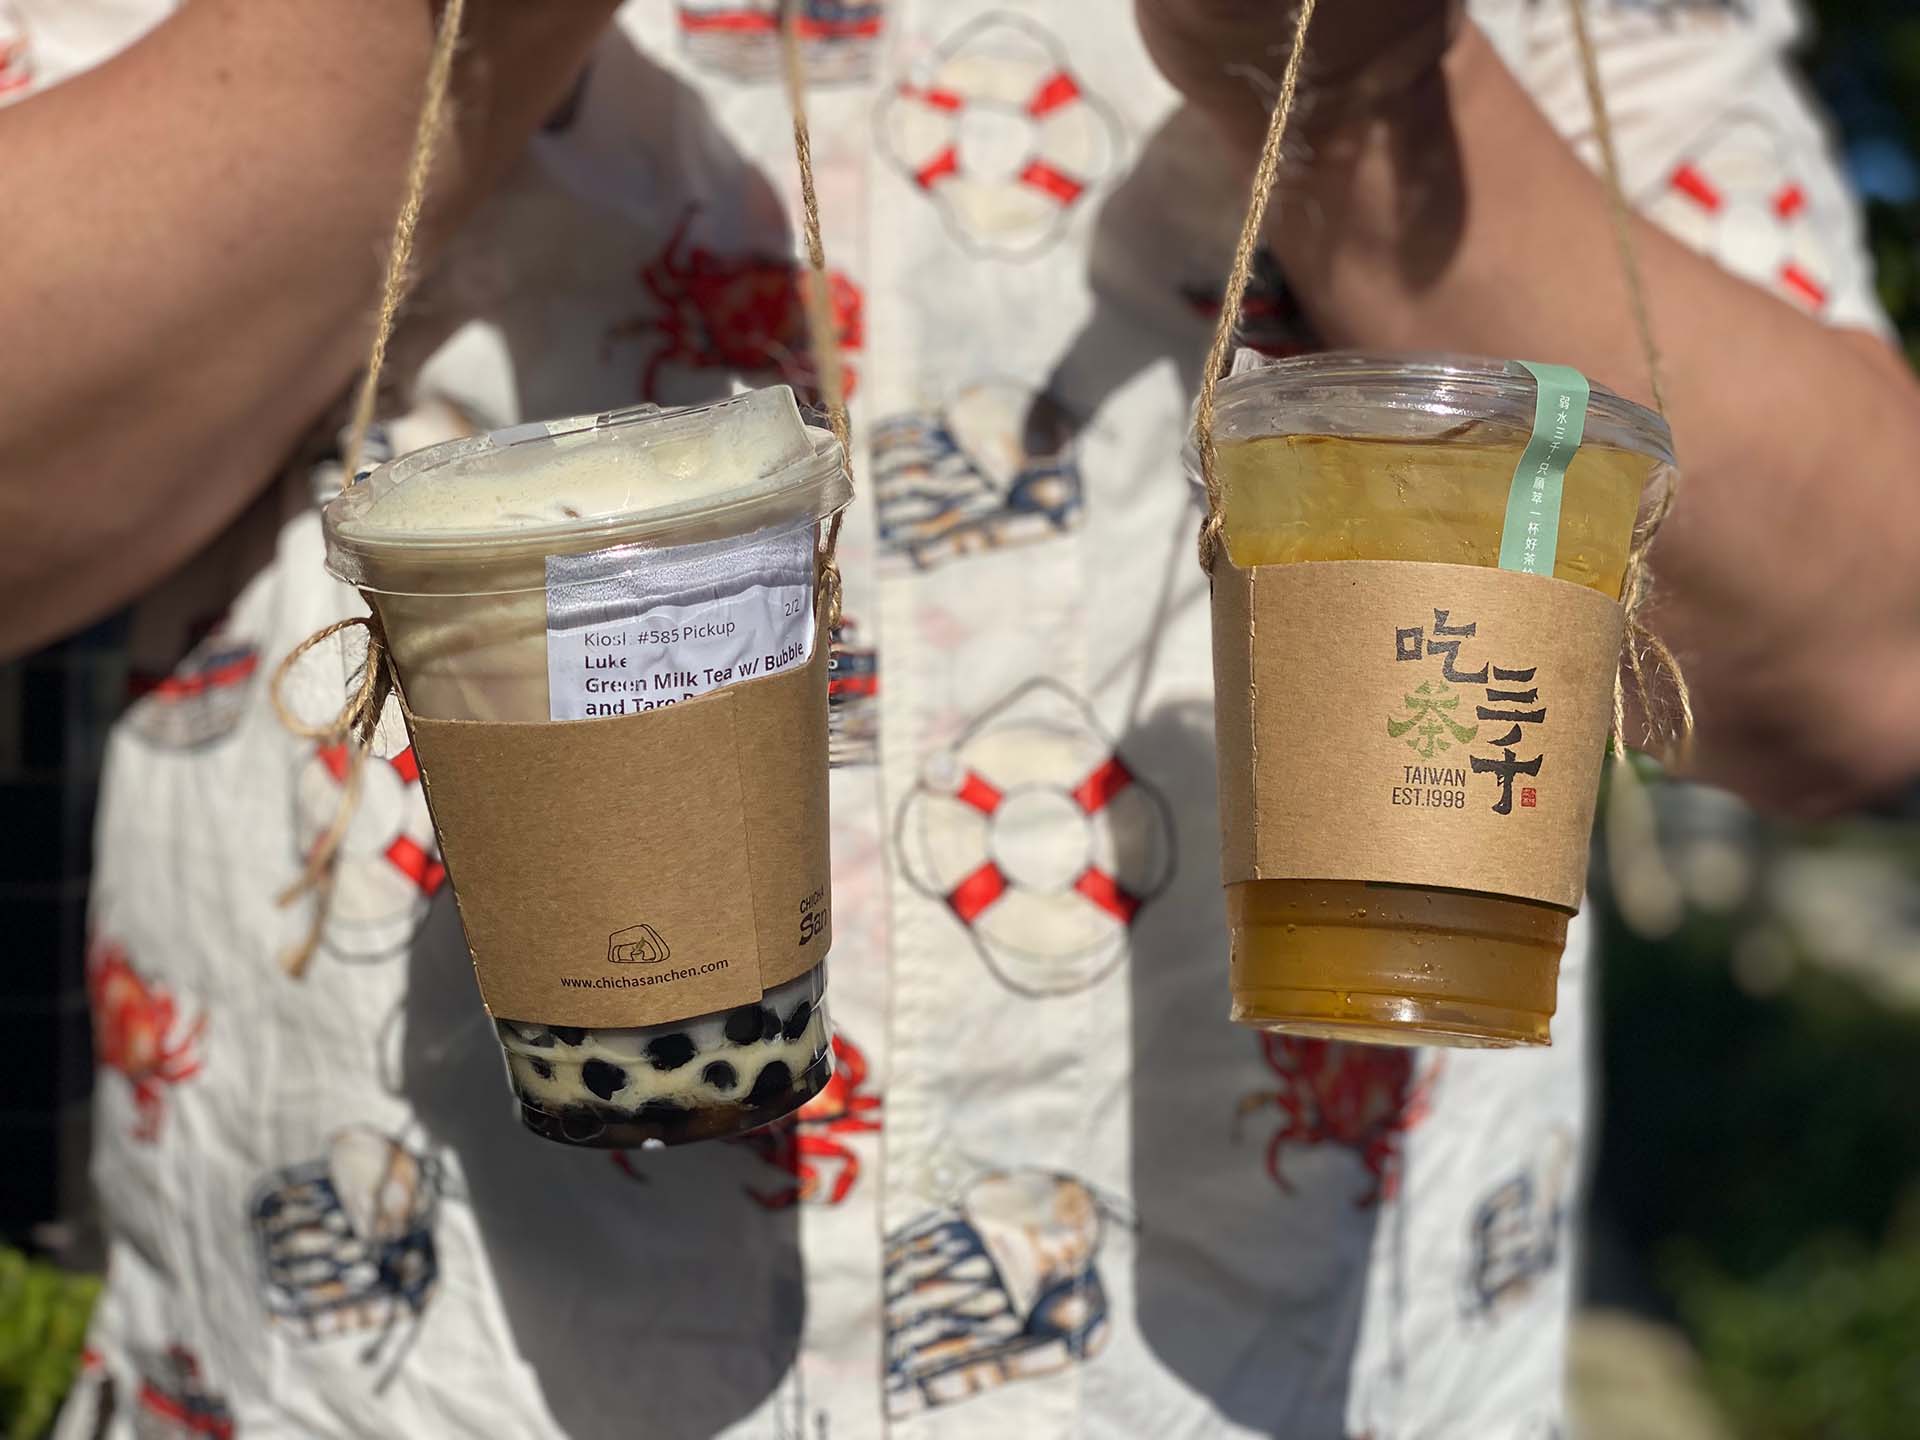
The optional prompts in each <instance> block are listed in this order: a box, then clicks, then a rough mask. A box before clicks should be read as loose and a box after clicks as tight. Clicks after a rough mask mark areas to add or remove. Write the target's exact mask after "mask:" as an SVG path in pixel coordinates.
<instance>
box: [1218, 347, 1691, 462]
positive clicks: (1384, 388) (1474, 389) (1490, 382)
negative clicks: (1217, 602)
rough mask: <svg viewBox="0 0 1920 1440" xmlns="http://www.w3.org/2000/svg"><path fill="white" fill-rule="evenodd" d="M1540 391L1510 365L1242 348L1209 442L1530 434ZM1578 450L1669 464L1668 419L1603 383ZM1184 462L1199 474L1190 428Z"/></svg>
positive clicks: (1223, 386)
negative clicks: (1468, 428) (1489, 427)
mask: <svg viewBox="0 0 1920 1440" xmlns="http://www.w3.org/2000/svg"><path fill="white" fill-rule="evenodd" d="M1536 388H1537V385H1536V381H1535V380H1534V377H1533V376H1532V374H1531V373H1529V372H1528V371H1527V369H1526V368H1525V367H1524V366H1522V365H1520V364H1519V363H1517V362H1515V361H1512V360H1493V359H1487V358H1484V357H1480V356H1472V355H1444V354H1432V355H1425V354H1413V355H1370V354H1364V353H1360V352H1356V351H1332V352H1329V353H1326V354H1321V355H1302V356H1296V357H1291V358H1288V359H1284V360H1272V359H1268V358H1267V357H1265V356H1262V355H1260V354H1258V353H1257V352H1255V351H1251V350H1242V351H1240V352H1239V354H1238V355H1237V356H1236V357H1235V359H1234V365H1233V372H1232V373H1231V374H1230V375H1228V376H1227V378H1225V379H1224V380H1222V381H1221V382H1220V383H1219V385H1218V386H1216V387H1215V390H1214V415H1215V420H1214V436H1215V439H1216V440H1217V441H1220V442H1222V443H1225V442H1229V441H1233V440H1248V439H1255V438H1258V437H1261V436H1266V435H1338V436H1347V437H1352V438H1356V439H1367V438H1395V439H1411V438H1424V439H1434V438H1439V437H1440V436H1442V435H1443V434H1444V433H1445V432H1446V431H1447V430H1449V429H1452V428H1454V427H1456V426H1458V425H1461V424H1463V423H1467V422H1473V421H1480V422H1485V423H1490V424H1494V425H1499V426H1504V427H1508V428H1511V429H1514V430H1516V431H1518V432H1519V433H1520V434H1521V435H1526V434H1527V433H1529V432H1530V431H1531V429H1532V427H1533V421H1534V397H1535V394H1536ZM1583 443H1584V444H1588V445H1599V446H1605V447H1609V448H1612V449H1618V450H1632V451H1636V452H1638V453H1640V454H1642V455H1646V456H1649V457H1650V458H1652V459H1654V460H1656V461H1659V462H1662V463H1664V464H1667V465H1672V464H1673V463H1674V458H1673V434H1672V432H1671V431H1670V430H1669V429H1668V428H1667V422H1666V421H1665V420H1663V419H1661V418H1660V416H1659V415H1657V414H1655V413H1654V412H1653V411H1652V410H1649V409H1648V408H1647V407H1646V406H1644V405H1638V404H1635V403H1634V402H1633V401H1631V400H1628V399H1627V398H1626V397H1624V396H1622V395H1619V394H1616V393H1615V392H1614V391H1612V390H1609V389H1607V388H1606V387H1605V386H1603V385H1599V384H1594V385H1593V387H1592V394H1591V397H1590V398H1589V400H1588V402H1587V420H1586V438H1585V440H1584V441H1583ZM1184 457H1185V459H1186V462H1187V467H1188V470H1189V471H1190V472H1191V473H1194V474H1198V473H1199V468H1200V460H1199V454H1198V452H1197V451H1196V449H1195V448H1194V444H1193V440H1192V432H1191V429H1189V432H1188V440H1187V444H1186V447H1185V451H1184Z"/></svg>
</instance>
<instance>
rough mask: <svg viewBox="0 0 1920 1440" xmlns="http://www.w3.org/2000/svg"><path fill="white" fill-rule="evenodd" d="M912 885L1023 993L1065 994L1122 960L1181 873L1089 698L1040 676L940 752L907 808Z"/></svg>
mask: <svg viewBox="0 0 1920 1440" xmlns="http://www.w3.org/2000/svg"><path fill="white" fill-rule="evenodd" d="M897 840H898V844H899V853H900V858H901V864H902V867H903V870H904V873H905V875H906V877H907V879H908V881H909V882H910V883H911V884H912V885H913V886H914V887H915V888H916V889H918V890H920V891H921V892H922V893H924V894H926V895H928V896H930V897H932V898H934V899H937V900H939V901H941V902H942V903H943V904H944V905H945V906H946V907H947V909H948V911H949V912H950V913H951V914H952V915H953V917H954V919H955V920H956V921H958V922H959V923H960V924H961V925H962V926H964V927H965V928H966V931H967V934H968V936H969V938H971V939H972V941H973V944H974V948H975V949H976V950H978V951H979V953H980V958H981V959H982V960H983V961H985V962H986V966H987V968H988V969H989V970H990V971H992V972H993V974H994V976H995V977H996V978H997V979H999V980H1000V981H1001V983H1002V984H1004V985H1006V986H1007V988H1008V989H1010V990H1013V991H1015V992H1017V993H1019V994H1022V995H1028V996H1042V995H1066V994H1071V993H1073V992H1074V991H1076V990H1084V989H1086V988H1088V987H1089V986H1091V985H1093V984H1095V983H1097V982H1098V981H1099V980H1101V979H1102V978H1104V977H1105V976H1106V975H1107V974H1109V973H1110V972H1111V971H1112V970H1113V968H1114V967H1115V966H1116V965H1118V964H1119V962H1120V960H1121V959H1122V958H1123V957H1124V956H1125V955H1126V952H1127V940H1128V934H1129V932H1130V931H1131V929H1132V927H1133V924H1134V921H1135V920H1136V919H1138V917H1139V915H1140V912H1141V910H1142V909H1143V908H1144V907H1145V906H1146V905H1148V904H1149V903H1150V902H1151V901H1152V900H1153V898H1154V897H1155V896H1156V895H1158V894H1159V893H1160V891H1161V890H1162V889H1164V888H1165V886H1166V883H1167V881H1168V879H1169V878H1170V877H1171V876H1172V873H1173V863H1174V838H1173V821H1172V812H1171V811H1170V810H1169V809H1168V806H1167V802H1166V800H1165V798H1164V797H1162V796H1161V795H1160V793H1159V792H1158V791H1157V790H1155V789H1153V788H1152V787H1151V786H1149V785H1147V784H1146V783H1145V782H1143V781H1142V780H1141V779H1140V778H1139V777H1138V776H1137V775H1136V774H1135V773H1134V771H1133V770H1132V768H1131V767H1129V766H1128V764H1127V763H1126V761H1125V760H1124V759H1122V758H1121V756H1120V755H1119V754H1118V753H1117V752H1116V751H1115V749H1114V747H1113V744H1112V742H1111V741H1110V740H1108V739H1107V737H1106V736H1105V735H1104V734H1103V733H1102V732H1101V730H1100V728H1099V725H1098V722H1097V721H1096V720H1095V719H1094V716H1093V714H1092V712H1091V711H1090V710H1089V709H1088V708H1087V706H1086V705H1085V704H1084V703H1083V702H1082V701H1080V700H1079V699H1077V698H1076V697H1075V696H1073V695H1072V694H1070V693H1069V692H1068V691H1066V690H1065V689H1063V688H1062V687H1061V686H1059V685H1057V684H1055V683H1054V682H1052V681H1050V680H1036V681H1033V682H1032V683H1030V684H1028V685H1026V686H1025V687H1023V688H1022V689H1020V690H1018V691H1016V692H1015V693H1014V694H1013V695H1012V696H1011V697H1010V698H1009V699H1007V700H1005V701H1003V702H1002V703H1001V704H1000V705H998V706H996V707H995V708H994V709H992V710H990V711H988V712H987V713H986V714H985V715H984V716H982V717H981V718H980V719H979V720H978V721H976V722H975V723H974V725H973V726H972V727H971V728H970V729H969V730H968V731H967V732H966V733H965V734H964V735H962V736H961V737H960V740H959V741H958V743H957V744H955V745H954V747H953V748H952V749H951V750H949V751H946V752H944V753H942V754H940V755H937V756H935V757H934V758H933V759H932V760H931V761H930V762H929V763H928V765H927V766H926V768H925V770H924V772H923V774H922V777H921V779H920V782H919V783H918V784H917V785H916V786H915V787H914V789H913V790H912V791H911V792H910V793H909V794H908V796H907V799H906V802H905V803H904V804H903V805H902V806H901V808H900V819H899V826H898V833H897Z"/></svg>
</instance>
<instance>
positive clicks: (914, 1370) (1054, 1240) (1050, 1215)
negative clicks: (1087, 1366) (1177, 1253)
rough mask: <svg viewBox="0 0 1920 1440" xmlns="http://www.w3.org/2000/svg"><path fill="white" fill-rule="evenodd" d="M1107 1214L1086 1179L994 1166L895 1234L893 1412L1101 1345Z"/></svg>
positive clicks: (889, 1248)
mask: <svg viewBox="0 0 1920 1440" xmlns="http://www.w3.org/2000/svg"><path fill="white" fill-rule="evenodd" d="M1107 1219H1108V1217H1107V1215H1106V1213H1105V1210H1104V1209H1103V1207H1102V1205H1101V1203H1100V1200H1099V1198H1098V1197H1097V1196H1096V1195H1095V1194H1094V1192H1093V1190H1092V1188H1091V1187H1090V1186H1088V1185H1087V1184H1086V1183H1085V1182H1083V1181H1081V1180H1079V1179H1076V1178H1075V1177H1074V1176H1071V1175H1060V1174H1055V1173H1051V1172H1049V1171H1045V1170H992V1171H988V1172H986V1173H984V1174H982V1175H980V1176H978V1177H976V1178H975V1179H974V1180H973V1181H972V1182H971V1183H970V1184H968V1185H967V1186H966V1188H965V1189H964V1190H962V1191H961V1193H960V1195H959V1197H958V1199H957V1200H956V1201H955V1202H954V1203H953V1204H952V1205H950V1206H943V1207H940V1208H938V1209H935V1210H933V1211H931V1212H929V1213H928V1214H925V1215H923V1216H921V1217H920V1218H919V1219H917V1220H914V1221H913V1222H912V1223H910V1224H908V1225H905V1226H903V1227H901V1228H900V1229H899V1230H896V1231H894V1232H893V1233H892V1234H891V1235H889V1236H888V1237H887V1243H886V1258H885V1276H886V1318H887V1414H888V1415H889V1416H890V1417H891V1418H893V1419H896V1420H898V1419H901V1418H904V1417H905V1416H908V1415H912V1414H914V1413H916V1412H917V1411H920V1410H924V1409H928V1408H931V1407H935V1406H941V1405H950V1404H953V1403H955V1402H957V1401H964V1400H966V1399H968V1398H970V1397H972V1396H975V1395H980V1394H983V1393H985V1392H987V1391H990V1390H997V1389H999V1388H1000V1387H1001V1386H1003V1385H1009V1384H1014V1383H1017V1382H1019V1381H1022V1380H1028V1379H1032V1378H1034V1377H1037V1376H1042V1375H1051V1374H1055V1373H1057V1372H1059V1371H1062V1370H1065V1369H1067V1368H1069V1367H1071V1366H1073V1365H1078V1364H1081V1363H1083V1362H1084V1361H1087V1360H1090V1359H1092V1358H1093V1357H1095V1356H1097V1355H1099V1354H1100V1352H1101V1351H1102V1350H1104V1349H1105V1348H1106V1344H1107V1340H1108V1337H1109V1327H1108V1309H1109V1307H1108V1302H1107V1292H1106V1287H1105V1286H1104V1285H1103V1284H1102V1283H1101V1279H1100V1270H1099V1265H1098V1262H1099V1258H1100V1249H1101V1245H1102V1242H1103V1241H1104V1239H1105V1232H1106V1226H1107Z"/></svg>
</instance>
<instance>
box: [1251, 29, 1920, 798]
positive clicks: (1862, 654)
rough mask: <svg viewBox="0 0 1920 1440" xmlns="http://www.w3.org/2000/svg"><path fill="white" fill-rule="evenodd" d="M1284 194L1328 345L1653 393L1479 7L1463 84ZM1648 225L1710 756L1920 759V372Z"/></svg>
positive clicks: (1876, 781)
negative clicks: (1554, 367)
mask: <svg viewBox="0 0 1920 1440" xmlns="http://www.w3.org/2000/svg"><path fill="white" fill-rule="evenodd" d="M1343 151H1344V152H1345V153H1344V154H1343ZM1277 211H1278V214H1277V218H1276V219H1275V220H1274V221H1273V223H1272V226H1271V229H1270V239H1271V241H1272V243H1273V245H1274V248H1275V250H1276V252H1277V253H1278V255H1279V257H1280V259H1281V262H1282V265H1283V268H1284V269H1285V271H1286V273H1287V274H1288V277H1289V279H1290V280H1291V281H1292V283H1293V284H1294V285H1295V287H1296V288H1297V289H1298V291H1299V292H1300V294H1301V296H1302V297H1303V303H1304V304H1305V305H1306V307H1307V309H1308V312H1309V313H1310V315H1311V316H1312V318H1313V319H1314V321H1315V322H1316V324H1317V325H1318V327H1319V328H1320V329H1321V331H1322V333H1323V334H1324V335H1325V336H1326V338H1327V339H1328V341H1329V342H1330V343H1333V344H1336V345H1343V346H1360V347H1372V348H1380V349H1389V350H1397V349H1408V350H1436V349H1439V350H1456V351H1468V352H1478V353H1483V354H1492V355H1508V356H1519V357H1523V358H1527V359H1539V360H1551V361H1561V362H1565V363H1570V364H1573V365H1577V366H1578V367H1580V368H1581V369H1582V370H1584V371H1585V372H1587V373H1588V374H1590V375H1592V376H1593V377H1594V378H1595V379H1596V380H1598V381H1600V382H1602V383H1605V384H1607V385H1609V386H1611V387H1612V388H1614V389H1616V390H1620V391H1622V392H1623V393H1626V394H1629V395H1631V396H1633V397H1634V398H1638V399H1642V400H1645V399H1646V398H1648V395H1647V384H1646V365H1645V362H1644V360H1643V358H1642V353H1641V347H1640V343H1639V340H1638V336H1637V332H1636V330H1635V327H1634V324H1633V320H1632V315H1631V310H1630V308H1629V306H1628V304H1627V300H1626V292H1625V289H1624V285H1623V281H1622V279H1621V270H1620V263H1619V260H1618V258H1617V253H1616V250H1615V246H1614V240H1613V232H1612V230H1611V227H1610V222H1609V212H1608V207H1607V200H1606V196H1605V192H1604V189H1603V187H1602V186H1601V184H1600V182H1599V180H1598V179H1597V178H1595V177H1594V176H1593V175H1592V174H1590V173H1589V172H1588V171H1587V169H1586V168H1585V167H1584V166H1583V165H1582V164H1581V163H1580V161H1579V160H1578V158H1577V157H1576V156H1574V155H1573V153H1572V152H1571V151H1570V150H1569V149H1568V148H1567V147H1566V145H1565V144H1564V143H1563V142H1562V141H1561V140H1560V139H1559V137H1558V136H1557V135H1556V134H1555V133H1554V132H1553V130H1552V129H1551V127H1550V126H1549V125H1548V123H1547V122H1546V120H1545V119H1544V118H1543V117H1542V116H1541V115H1540V114H1539V112H1538V110H1537V109H1536V108H1535V107H1534V105H1533V104H1532V102H1531V101H1530V100H1529V98H1528V97H1527V96H1526V95H1525V94H1524V92H1523V91H1522V90H1521V89H1520V87H1519V85H1518V84H1517V82H1516V81H1515V80H1514V79H1513V77H1512V76H1511V75H1510V74H1508V72H1507V71H1506V70H1505V68H1504V67H1503V66H1502V65H1501V64H1500V62H1499V61H1498V59H1497V58H1496V57H1495V56H1494V54H1493V52H1492V50H1491V48H1490V47H1489V46H1487V45H1486V43H1485V41H1484V40H1483V39H1482V38H1481V37H1479V36H1478V34H1477V32H1475V31H1473V30H1472V29H1471V28H1469V29H1468V30H1467V31H1465V32H1464V33H1463V34H1462V36H1461V37H1460V39H1459V40H1458V41H1457V42H1456V44H1455V47H1454V51H1453V53H1452V55H1451V56H1450V57H1449V62H1448V66H1447V70H1446V72H1445V76H1444V83H1442V81H1441V80H1440V78H1439V77H1436V80H1435V83H1433V84H1431V85H1428V86H1426V87H1424V88H1423V89H1422V90H1421V91H1420V92H1419V93H1417V94H1415V95H1412V96H1409V97H1407V98H1406V100H1405V101H1404V103H1403V105H1402V108H1401V109H1400V110H1399V112H1398V115H1397V118H1396V119H1395V120H1394V121H1392V122H1380V123H1377V124H1375V125H1374V126H1372V127H1370V128H1369V129H1368V130H1367V132H1366V135H1365V138H1364V139H1359V138H1357V137H1355V138H1354V139H1353V140H1352V143H1351V144H1350V145H1343V143H1342V142H1341V139H1340V137H1333V139H1332V140H1330V141H1329V142H1328V143H1327V144H1326V145H1325V146H1324V147H1323V150H1322V155H1321V160H1320V162H1319V163H1316V164H1315V165H1312V166H1310V167H1307V168H1306V170H1305V171H1304V173H1303V175H1302V176H1301V177H1300V178H1299V179H1297V180H1296V181H1295V182H1294V188H1293V189H1291V190H1290V191H1289V192H1288V193H1285V194H1283V195H1282V196H1281V197H1280V199H1279V202H1278V206H1277ZM1634 238H1635V242H1636V245H1637V248H1638V251H1639V255H1640V265H1641V271H1642V274H1643V276H1644V279H1645V283H1646V291H1647V298H1648V303H1649V306H1650V309H1651V311H1652V315H1653V318H1654V325H1655V328H1656V334H1657V337H1658V340H1659V344H1660V348H1661V352H1662V355H1663V360H1664V366H1663V368H1664V374H1665V389H1666V400H1667V406H1668V413H1669V417H1670V419H1671V422H1672V425H1673V430H1674V434H1675V446H1676V450H1677V452H1678V454H1679V456H1680V462H1681V465H1682V468H1683V472H1684V480H1683V490H1682V498H1681V501H1680V504H1679V507H1678V508H1677V510H1676V512H1675V514H1674V515H1673V517H1672V519H1671V520H1670V521H1669V523H1668V525H1667V528H1666V530H1665V531H1664V532H1663V534H1662V537H1661V540H1660V543H1659V545H1658V546H1657V547H1656V552H1655V571H1656V574H1657V576H1658V585H1659V589H1658V595H1659V600H1658V603H1657V606H1656V607H1655V608H1654V609H1653V611H1652V612H1651V615H1650V619H1651V620H1652V622H1653V623H1654V625H1655V627H1656V629H1657V630H1659V631H1660V632H1661V633H1662V634H1663V635H1664V636H1665V637H1666V638H1668V639H1669V640H1670V641H1671V642H1673V643H1674V644H1675V646H1676V648H1677V649H1678V650H1679V651H1680V653H1681V655H1682V657H1683V659H1684V661H1685V663H1686V668H1687V673H1688V675H1689V677H1690V679H1691V681H1692V685H1693V693H1694V697H1695V700H1696V702H1697V704H1698V707H1699V712H1700V722H1701V723H1700V740H1701V745H1700V750H1699V763H1698V767H1697V768H1698V772H1699V773H1700V774H1701V775H1702V776H1703V777H1704V778H1708V779H1713V780H1717V781H1721V782H1724V783H1728V784H1731V785H1733V786H1734V787H1735V788H1737V789H1740V790H1741V791H1743V792H1744V793H1746V794H1748V795H1749V796H1751V797H1753V798H1756V799H1758V800H1761V801H1762V802H1767V803H1776V804H1781V805H1788V806H1796V807H1800V806H1810V807H1815V808H1818V807H1824V806H1830V805H1834V804H1839V803H1844V802H1846V801H1850V800H1853V799H1858V798H1861V797H1862V796H1865V795H1868V794H1871V793H1872V792H1873V791H1874V790H1876V789H1878V788H1880V787H1882V786H1885V785H1889V784H1893V783H1896V782H1898V781H1900V780H1901V779H1903V778H1906V777H1910V776H1911V775H1913V774H1915V773H1917V772H1920V727H1916V726H1915V725H1914V724H1913V723H1912V719H1911V717H1912V716H1913V715H1914V714H1916V713H1920V490H1917V489H1916V485H1915V468H1916V461H1915V459H1914V457H1915V456H1916V455H1920V387H1917V386H1916V385H1915V383H1914V381H1913V378H1912V376H1911V375H1910V374H1909V373H1908V372H1907V371H1906V369H1905V366H1904V364H1903V363H1902V362H1900V361H1899V360H1898V359H1897V358H1896V357H1895V356H1894V354H1893V352H1892V351H1891V350H1889V349H1887V347H1885V346H1883V345H1881V344H1880V343H1879V342H1877V341H1875V340H1873V339H1872V338H1870V337H1867V336H1865V335H1862V334H1859V333H1847V332H1841V331H1835V330H1831V329H1828V328H1826V327H1824V326H1822V325H1820V324H1819V323H1818V322H1817V321H1815V320H1813V319H1811V318H1809V317H1807V316H1804V315H1802V314H1800V313H1799V312H1797V311H1795V310H1794V309H1792V308H1791V307H1790V306H1788V305H1787V304H1785V303H1784V302H1782V301H1779V300H1777V299H1775V298H1773V297H1771V296H1769V295H1767V294H1765V293H1764V292H1762V291H1760V290H1759V289H1757V288H1755V287H1753V286H1750V285H1748V284H1746V283H1744V282H1742V281H1740V280H1738V279H1736V278H1734V277H1732V276H1730V275H1728V274H1727V273H1726V272H1724V271H1722V270H1721V269H1720V268H1719V267H1718V266H1716V265H1715V264H1713V263H1712V262H1711V261H1710V260H1707V259H1705V258H1703V257H1701V256H1699V255H1697V254H1695V253H1694V252H1692V251H1690V250H1688V249H1687V248H1685V247H1684V246H1683V245H1681V244H1680V243H1679V242H1677V241H1675V240H1674V239H1672V238H1671V237H1669V236H1667V235H1666V234H1664V233H1663V232H1660V231H1658V230H1656V229H1655V228H1654V227H1652V226H1650V225H1648V224H1645V223H1644V222H1636V224H1635V228H1634Z"/></svg>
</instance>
